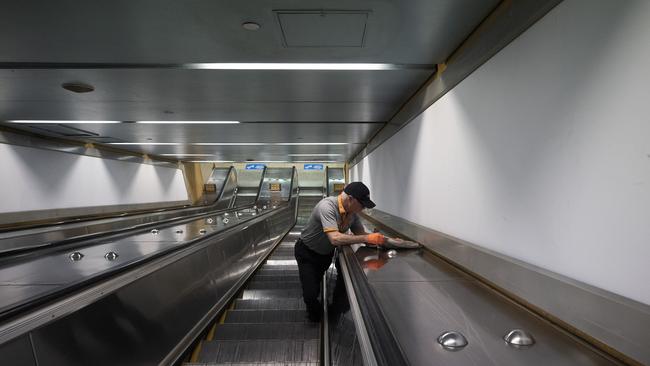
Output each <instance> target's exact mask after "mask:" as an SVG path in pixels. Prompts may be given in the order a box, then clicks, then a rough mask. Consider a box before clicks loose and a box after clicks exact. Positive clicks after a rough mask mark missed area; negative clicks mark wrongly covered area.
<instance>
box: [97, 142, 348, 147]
mask: <svg viewBox="0 0 650 366" xmlns="http://www.w3.org/2000/svg"><path fill="white" fill-rule="evenodd" d="M109 145H151V146H158V145H160V146H184V145H192V146H301V145H304V146H333V145H351V143H348V142H110V143H109Z"/></svg>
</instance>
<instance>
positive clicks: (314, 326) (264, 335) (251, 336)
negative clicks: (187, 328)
mask: <svg viewBox="0 0 650 366" xmlns="http://www.w3.org/2000/svg"><path fill="white" fill-rule="evenodd" d="M319 336H320V324H318V323H308V324H298V323H280V324H277V323H270V324H228V323H225V324H221V325H219V328H218V329H217V331H216V332H215V334H214V340H215V341H226V340H227V341H243V340H262V339H265V340H274V339H276V340H278V339H302V340H310V339H315V340H318V339H319Z"/></svg>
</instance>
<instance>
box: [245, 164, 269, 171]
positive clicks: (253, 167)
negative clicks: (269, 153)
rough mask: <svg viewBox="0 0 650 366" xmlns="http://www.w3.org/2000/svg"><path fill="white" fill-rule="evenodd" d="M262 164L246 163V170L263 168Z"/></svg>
mask: <svg viewBox="0 0 650 366" xmlns="http://www.w3.org/2000/svg"><path fill="white" fill-rule="evenodd" d="M265 166H266V165H264V164H246V170H263V169H264V167H265Z"/></svg>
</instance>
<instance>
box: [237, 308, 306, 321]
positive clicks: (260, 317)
mask: <svg viewBox="0 0 650 366" xmlns="http://www.w3.org/2000/svg"><path fill="white" fill-rule="evenodd" d="M308 321H309V320H308V319H307V313H306V312H305V310H284V309H282V310H229V311H228V313H226V319H225V320H224V323H304V322H308Z"/></svg>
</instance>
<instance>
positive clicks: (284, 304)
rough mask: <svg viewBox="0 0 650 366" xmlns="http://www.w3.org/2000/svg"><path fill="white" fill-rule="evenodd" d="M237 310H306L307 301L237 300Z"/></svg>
mask: <svg viewBox="0 0 650 366" xmlns="http://www.w3.org/2000/svg"><path fill="white" fill-rule="evenodd" d="M235 309H237V310H267V309H271V310H272V309H287V310H305V302H304V301H302V298H300V299H266V300H244V299H237V300H235Z"/></svg>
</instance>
